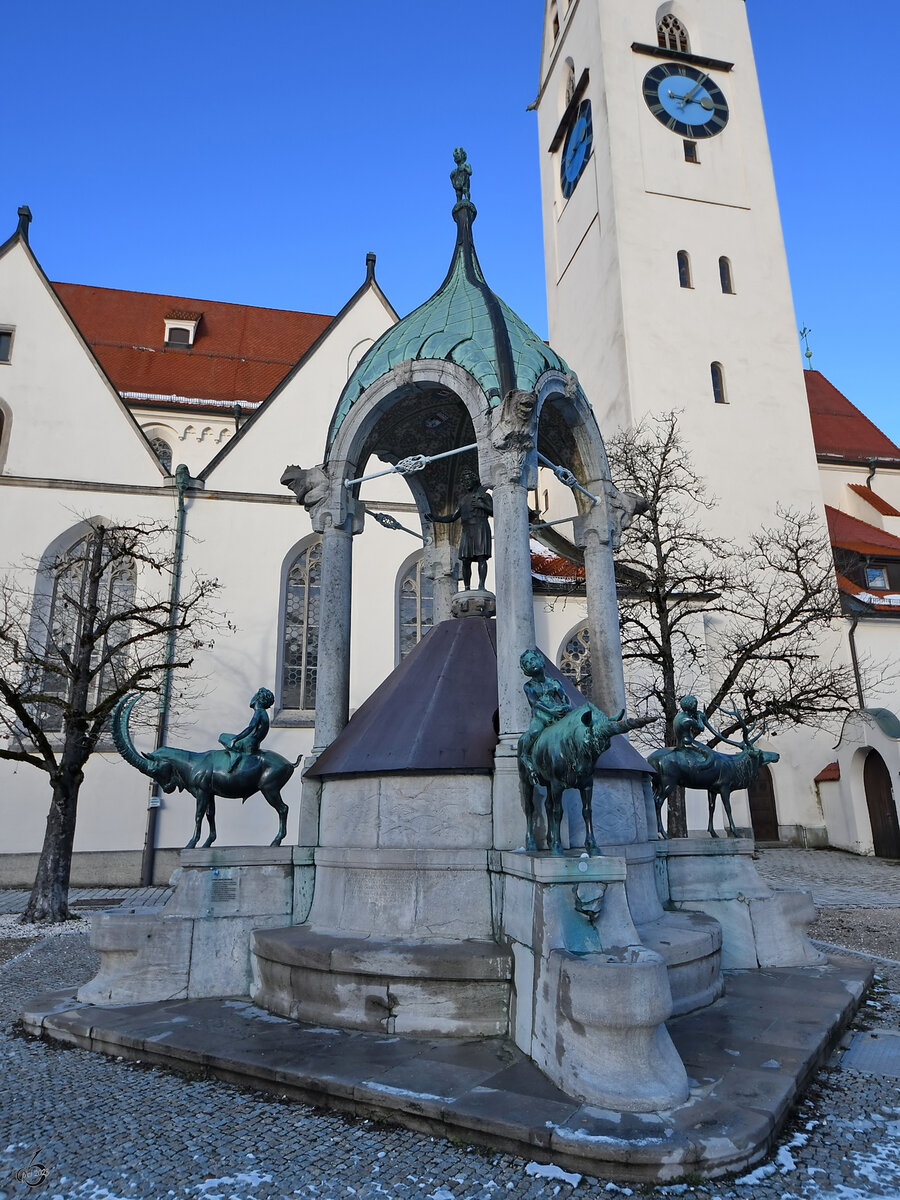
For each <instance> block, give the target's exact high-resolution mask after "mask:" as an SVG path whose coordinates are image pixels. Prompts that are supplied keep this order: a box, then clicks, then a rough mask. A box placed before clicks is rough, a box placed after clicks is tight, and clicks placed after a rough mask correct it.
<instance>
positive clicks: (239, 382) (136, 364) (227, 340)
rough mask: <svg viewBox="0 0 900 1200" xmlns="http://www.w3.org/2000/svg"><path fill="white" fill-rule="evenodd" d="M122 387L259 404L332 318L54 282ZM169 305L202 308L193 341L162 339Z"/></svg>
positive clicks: (198, 310)
mask: <svg viewBox="0 0 900 1200" xmlns="http://www.w3.org/2000/svg"><path fill="white" fill-rule="evenodd" d="M53 287H54V288H55V290H56V293H57V295H58V296H59V298H60V299H61V300H62V302H63V304H64V305H65V306H66V308H67V309H68V311H69V313H70V315H71V317H72V319H73V320H74V322H75V324H76V325H77V326H78V328H79V330H80V331H81V334H82V336H83V337H84V339H85V341H86V342H87V343H88V345H89V346H90V347H91V350H92V351H93V352H94V354H95V355H96V356H97V359H98V360H99V362H100V365H101V366H102V367H103V369H104V371H106V373H107V375H108V376H109V378H110V379H111V380H112V383H113V385H114V386H115V387H116V388H117V389H118V390H119V391H120V392H123V393H125V392H143V393H150V394H152V395H162V396H173V395H174V396H182V397H192V398H198V399H201V400H218V401H226V402H228V403H231V404H233V403H235V402H237V401H244V402H248V401H249V402H251V403H259V402H260V401H262V400H265V398H266V396H268V395H269V393H270V392H271V391H272V390H273V389H274V388H275V386H276V385H277V384H278V383H280V382H281V380H282V379H283V378H284V376H285V375H286V374H287V373H288V371H289V370H290V369H291V367H292V366H293V365H294V364H295V363H296V362H297V360H298V359H299V358H301V357H302V355H303V354H304V353H305V352H306V351H307V350H308V349H309V347H310V346H311V345H312V343H313V342H314V341H315V340H316V338H317V337H318V336H319V335H320V334H321V333H322V331H323V330H324V329H325V328H326V327H327V326H328V325H329V324H330V322H331V320H332V318H331V317H328V316H323V315H322V314H320V313H303V312H290V311H286V310H284V309H276V308H255V307H252V306H251V305H249V304H225V303H222V302H221V301H217V300H197V299H193V298H190V297H186V296H158V295H155V294H153V293H150V292H126V291H121V290H119V289H118V288H101V287H87V286H85V285H83V284H79V283H54V284H53ZM173 312H178V313H185V312H190V313H191V314H193V315H197V314H200V313H202V317H201V319H200V324H199V326H198V328H197V336H196V339H195V341H194V345H193V346H191V347H186V348H184V349H172V348H171V347H166V346H164V344H163V342H164V338H165V320H166V318H167V317H171V314H172V313H173Z"/></svg>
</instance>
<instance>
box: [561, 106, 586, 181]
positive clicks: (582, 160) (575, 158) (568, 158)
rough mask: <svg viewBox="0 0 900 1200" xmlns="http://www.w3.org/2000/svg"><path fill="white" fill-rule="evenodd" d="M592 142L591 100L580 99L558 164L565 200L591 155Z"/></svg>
mask: <svg viewBox="0 0 900 1200" xmlns="http://www.w3.org/2000/svg"><path fill="white" fill-rule="evenodd" d="M593 143H594V126H593V124H592V123H591V102H590V100H582V102H581V104H579V106H578V112H577V113H576V114H575V120H574V121H573V122H572V128H571V129H570V130H569V135H568V137H567V138H566V144H565V146H564V148H563V152H562V158H561V160H560V164H559V181H560V183H561V184H562V194H563V195H564V196H565V198H566V199H567V200H568V198H569V197H570V196H571V195H572V193H573V192H574V191H575V184H576V183H577V182H578V180H579V179H580V178H581V173H582V171H583V170H584V168H585V166H586V165H587V160H588V159H589V158H590V157H591V146H592V145H593Z"/></svg>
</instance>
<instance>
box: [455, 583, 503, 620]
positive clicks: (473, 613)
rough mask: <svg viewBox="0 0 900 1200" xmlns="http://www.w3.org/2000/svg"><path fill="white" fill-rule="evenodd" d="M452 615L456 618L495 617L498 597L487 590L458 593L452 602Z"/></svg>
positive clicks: (480, 589)
mask: <svg viewBox="0 0 900 1200" xmlns="http://www.w3.org/2000/svg"><path fill="white" fill-rule="evenodd" d="M450 613H451V615H452V616H454V617H495V616H496V615H497V597H496V596H495V595H494V593H493V592H489V591H487V590H486V589H485V588H468V589H467V590H466V591H462V592H456V593H455V594H454V596H453V599H452V600H451V601H450Z"/></svg>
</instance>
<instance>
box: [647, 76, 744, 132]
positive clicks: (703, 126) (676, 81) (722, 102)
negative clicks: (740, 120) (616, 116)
mask: <svg viewBox="0 0 900 1200" xmlns="http://www.w3.org/2000/svg"><path fill="white" fill-rule="evenodd" d="M644 99H645V100H646V101H647V107H648V108H649V109H650V111H651V112H652V113H653V115H654V117H656V119H657V121H661V122H662V124H663V125H665V127H666V128H667V129H671V130H672V132H673V133H677V134H679V135H680V136H681V137H686V138H707V137H713V136H714V135H715V134H717V133H721V131H722V130H723V129H724V128H725V125H726V123H727V121H728V102H727V101H726V99H725V97H724V96H723V95H722V90H721V88H719V87H718V86H717V85H716V84H715V83H713V81H712V80H711V79H710V77H709V76H708V75H707V74H706V73H705V72H704V71H698V70H697V69H696V68H695V67H687V66H683V65H682V64H681V63H660V65H659V66H658V67H654V68H653V69H652V70H650V71H648V72H647V74H646V75H645V76H644Z"/></svg>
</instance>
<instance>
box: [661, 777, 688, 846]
mask: <svg viewBox="0 0 900 1200" xmlns="http://www.w3.org/2000/svg"><path fill="white" fill-rule="evenodd" d="M667 808H668V812H667V815H666V832H667V833H668V835H669V837H670V838H686V837H687V835H688V827H687V807H686V805H685V802H684V788H683V787H677V788H676V789H675V791H674V792H673V793H672V795H671V796H670V797H669V803H668V806H667Z"/></svg>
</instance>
